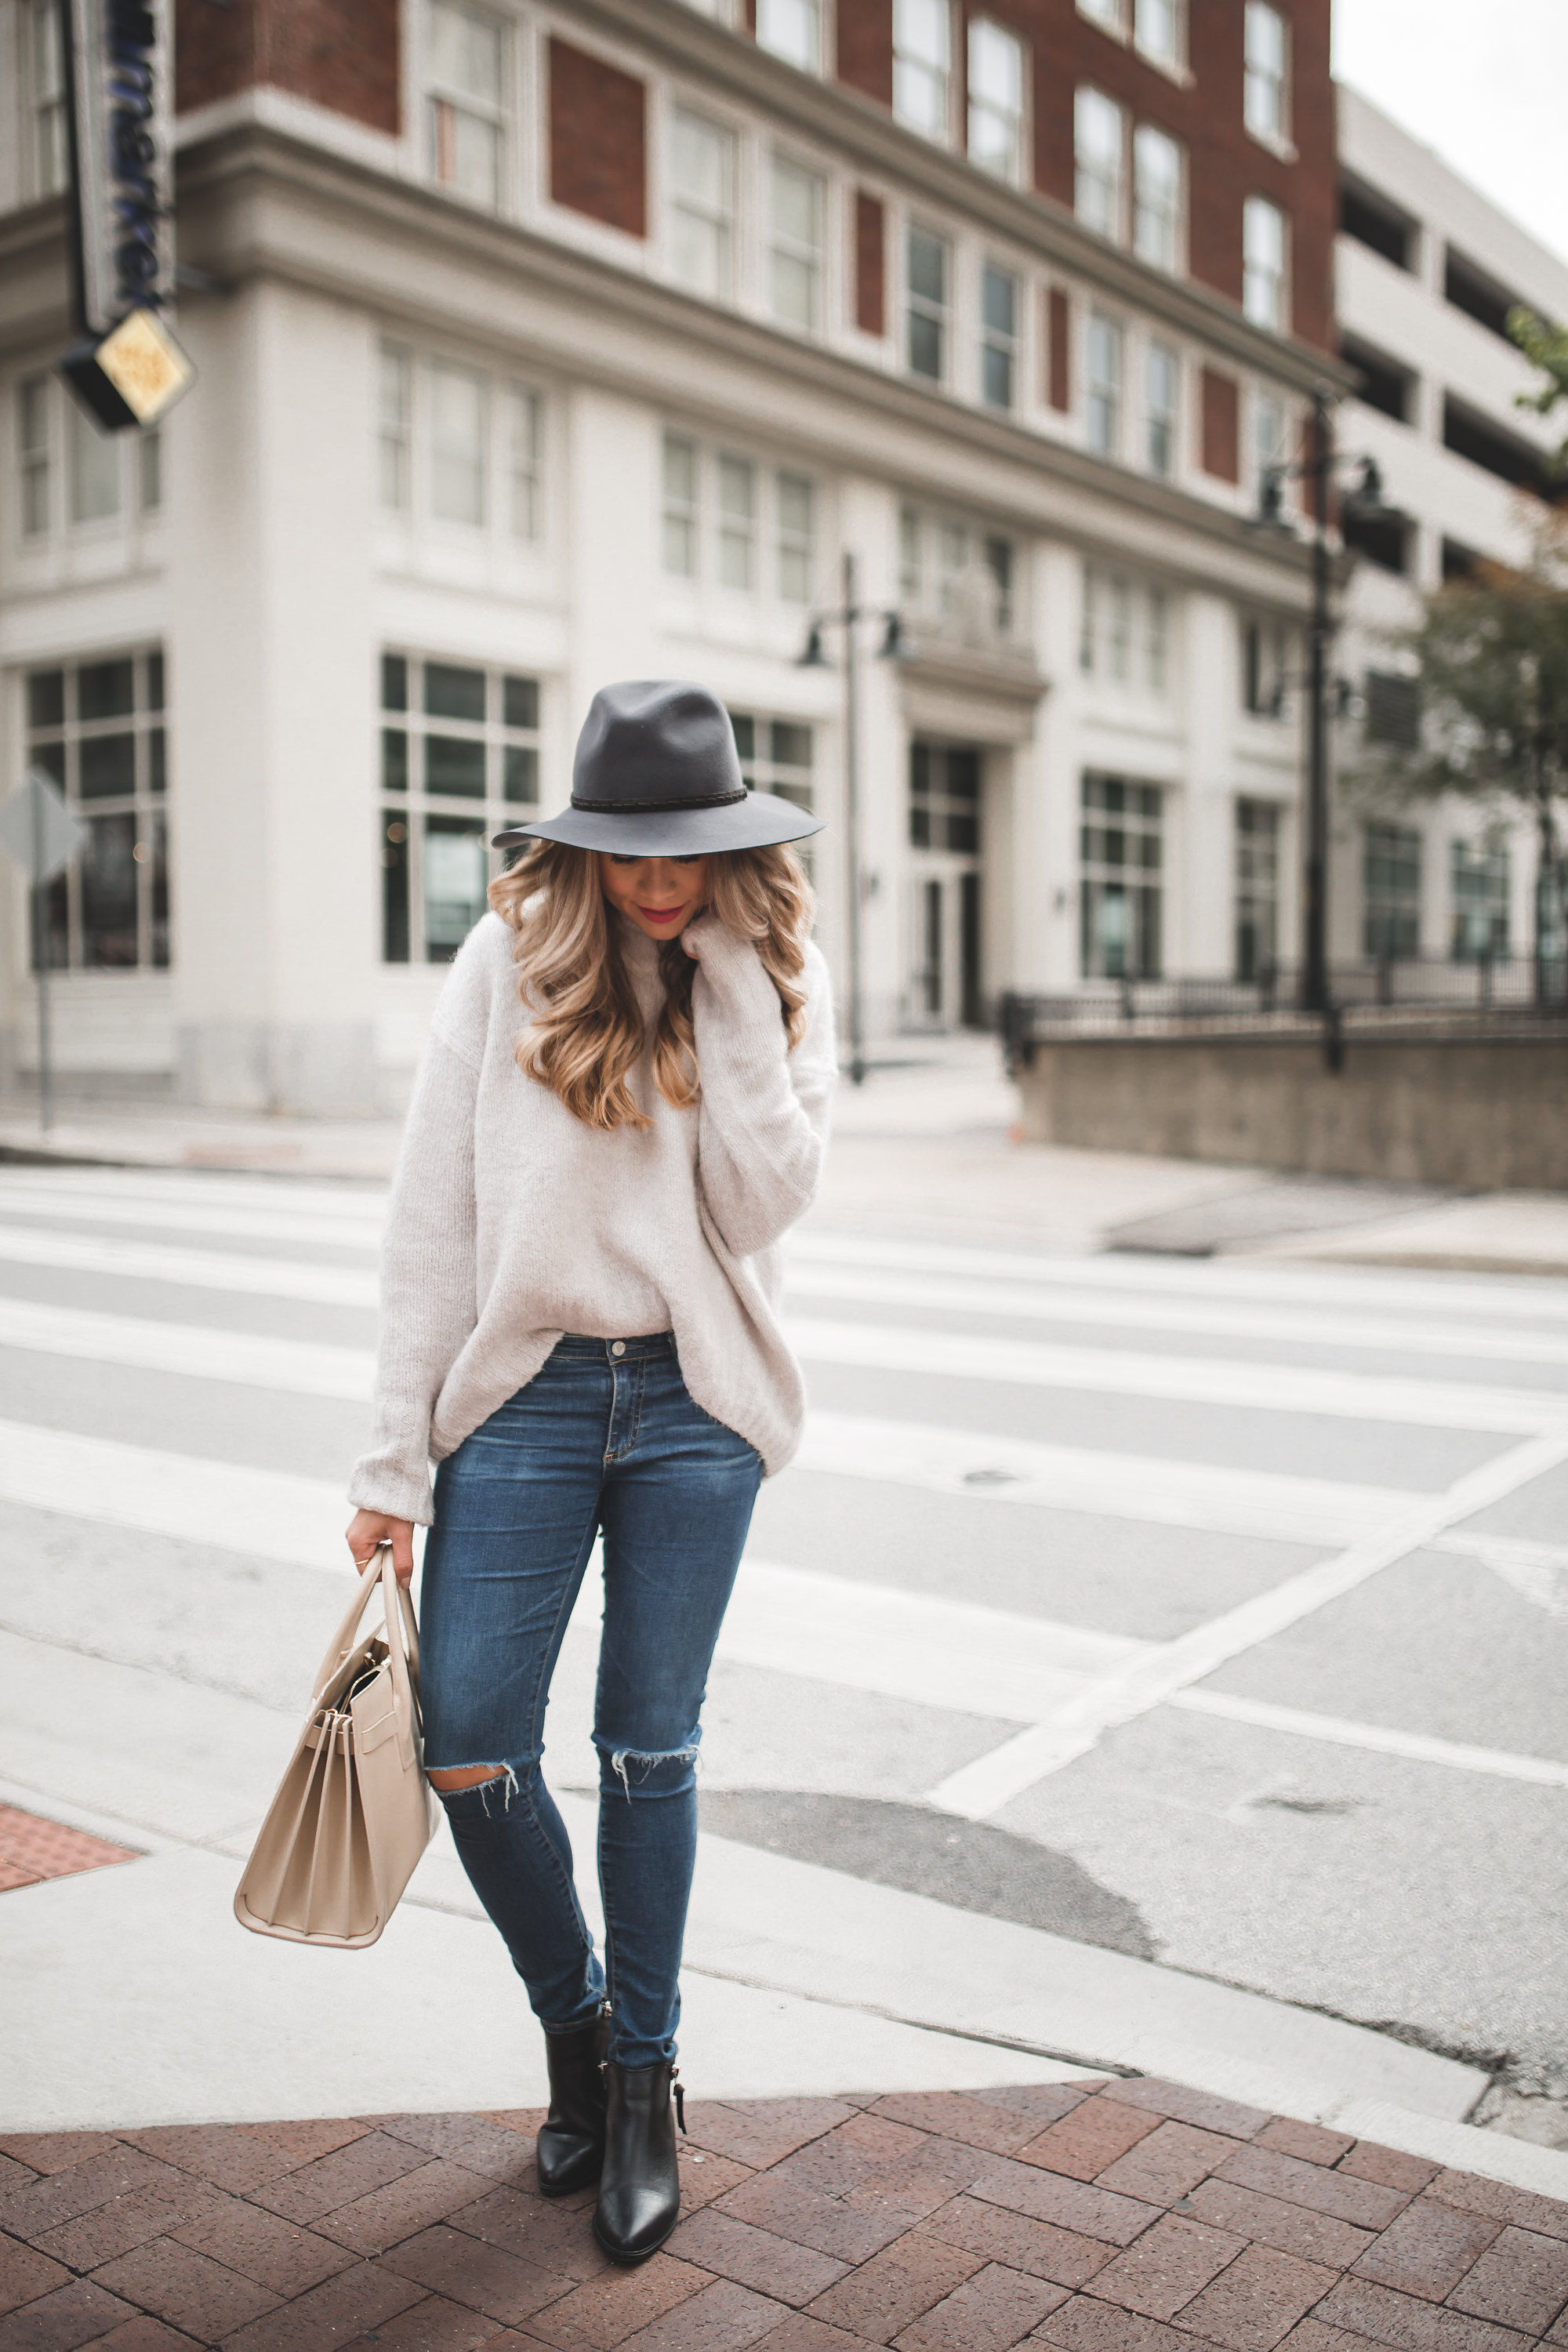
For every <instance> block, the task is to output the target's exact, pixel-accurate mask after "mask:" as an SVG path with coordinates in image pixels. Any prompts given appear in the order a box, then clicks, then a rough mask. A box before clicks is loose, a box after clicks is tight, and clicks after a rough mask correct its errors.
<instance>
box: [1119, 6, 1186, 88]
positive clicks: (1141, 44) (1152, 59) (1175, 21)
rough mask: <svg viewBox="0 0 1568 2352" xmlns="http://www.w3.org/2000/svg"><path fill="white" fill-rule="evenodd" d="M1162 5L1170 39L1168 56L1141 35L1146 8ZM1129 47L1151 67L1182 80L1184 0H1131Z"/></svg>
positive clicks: (1183, 72) (1183, 78) (1184, 42)
mask: <svg viewBox="0 0 1568 2352" xmlns="http://www.w3.org/2000/svg"><path fill="white" fill-rule="evenodd" d="M1152 6H1155V7H1164V8H1166V9H1168V11H1169V15H1170V20H1171V28H1172V40H1171V50H1170V54H1169V56H1166V55H1165V54H1164V52H1163V51H1162V50H1160V49H1157V48H1156V47H1153V45H1152V43H1151V42H1149V41H1146V40H1145V39H1144V38H1143V29H1142V28H1143V19H1144V12H1145V10H1146V9H1148V8H1150V7H1152ZM1132 47H1134V48H1135V49H1136V50H1137V52H1138V55H1139V56H1140V57H1141V58H1145V59H1146V60H1147V62H1148V63H1149V64H1150V65H1152V67H1153V68H1154V69H1155V71H1156V72H1158V73H1163V74H1169V75H1170V77H1171V79H1173V81H1182V82H1184V81H1186V80H1187V79H1188V73H1187V8H1186V0H1132Z"/></svg>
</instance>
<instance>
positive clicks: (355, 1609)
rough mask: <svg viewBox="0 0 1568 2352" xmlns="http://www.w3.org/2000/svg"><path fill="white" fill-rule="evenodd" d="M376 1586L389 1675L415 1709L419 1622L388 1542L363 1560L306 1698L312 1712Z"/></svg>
mask: <svg viewBox="0 0 1568 2352" xmlns="http://www.w3.org/2000/svg"><path fill="white" fill-rule="evenodd" d="M377 1586H380V1588H381V1594H382V1609H383V1612H384V1619H385V1629H386V1646H387V1649H388V1651H389V1652H390V1654H391V1663H392V1679H393V1681H394V1683H395V1684H396V1685H399V1689H400V1694H401V1696H404V1697H405V1698H406V1699H409V1700H410V1701H411V1702H412V1704H413V1706H414V1707H415V1709H416V1711H417V1708H418V1706H419V1624H418V1620H417V1619H416V1616H415V1614H414V1602H413V1600H412V1598H411V1596H410V1594H409V1591H408V1587H407V1586H406V1585H405V1584H400V1583H399V1582H398V1580H397V1574H396V1570H395V1569H394V1567H393V1565H392V1545H391V1543H390V1542H389V1541H388V1542H383V1543H379V1544H377V1546H376V1548H375V1549H374V1552H373V1553H372V1554H371V1557H370V1559H369V1560H368V1561H367V1562H366V1564H365V1568H364V1570H363V1574H362V1576H361V1578H360V1580H359V1583H358V1585H357V1586H356V1587H355V1590H354V1595H353V1600H352V1601H350V1602H349V1605H348V1608H347V1609H346V1610H345V1612H343V1619H342V1623H341V1624H340V1625H339V1627H338V1630H337V1632H336V1633H335V1634H334V1635H333V1637H332V1640H331V1643H330V1645H329V1647H328V1650H327V1654H326V1656H325V1657H324V1658H323V1659H322V1661H321V1669H320V1671H319V1673H318V1674H317V1676H316V1681H315V1686H314V1689H313V1691H312V1694H311V1698H310V1712H311V1714H312V1715H314V1714H315V1712H316V1710H317V1708H318V1707H319V1706H321V1699H322V1696H323V1694H324V1693H325V1691H326V1688H327V1685H329V1683H330V1682H331V1679H332V1677H333V1675H335V1674H336V1673H337V1672H338V1670H339V1668H340V1667H341V1666H342V1663H343V1660H344V1659H345V1658H346V1657H347V1656H348V1655H349V1654H350V1652H351V1651H352V1650H353V1647H354V1644H355V1642H356V1641H357V1639H358V1637H359V1630H360V1620H361V1619H362V1618H363V1615H364V1612H365V1608H366V1604H367V1603H368V1602H369V1601H370V1598H371V1596H372V1594H373V1593H374V1591H375V1590H376V1588H377Z"/></svg>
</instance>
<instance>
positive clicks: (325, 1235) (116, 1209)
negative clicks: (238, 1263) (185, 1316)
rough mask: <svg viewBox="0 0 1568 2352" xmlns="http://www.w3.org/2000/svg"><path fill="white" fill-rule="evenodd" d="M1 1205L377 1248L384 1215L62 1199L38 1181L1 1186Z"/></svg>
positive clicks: (240, 1236)
mask: <svg viewBox="0 0 1568 2352" xmlns="http://www.w3.org/2000/svg"><path fill="white" fill-rule="evenodd" d="M0 1209H4V1210H5V1211H7V1212H8V1213H10V1214H11V1215H12V1216H25V1217H47V1218H48V1219H49V1221H50V1223H52V1224H58V1223H60V1222H61V1221H62V1220H69V1219H73V1218H74V1219H76V1220H78V1221H79V1222H80V1223H92V1224H100V1225H141V1226H152V1227H161V1228H162V1229H163V1231H165V1232H168V1231H171V1230H173V1231H177V1232H181V1233H187V1234H225V1235H227V1236H228V1237H229V1238H231V1239H234V1240H237V1241H258V1242H296V1243H304V1242H326V1243H329V1244H331V1246H333V1247H334V1248H338V1249H344V1250H372V1251H374V1250H378V1249H379V1248H380V1247H381V1238H382V1221H381V1220H380V1219H379V1218H377V1219H375V1220H374V1222H372V1221H371V1220H370V1219H368V1218H365V1217H361V1216H353V1215H340V1216H323V1215H321V1214H319V1213H314V1212H310V1211H307V1210H300V1209H294V1208H289V1209H288V1210H286V1211H285V1210H279V1209H275V1208H274V1209H263V1208H260V1207H251V1206H248V1205H240V1204H235V1205H233V1206H229V1205H222V1206H216V1207H215V1206H213V1205H212V1204H211V1203H209V1202H205V1201H180V1200H170V1201H168V1202H162V1201H158V1200H147V1199H140V1200H131V1199H126V1200H121V1199H118V1198H116V1197H114V1196H113V1195H109V1196H107V1197H104V1198H98V1197H96V1196H90V1195H85V1194H83V1195H78V1196H77V1197H75V1198H71V1197H67V1198H64V1199H61V1198H59V1197H58V1196H57V1195H56V1194H55V1193H54V1192H52V1191H49V1192H46V1191H45V1190H43V1189H42V1188H41V1187H38V1188H35V1189H32V1190H29V1189H27V1188H26V1186H23V1185H15V1184H13V1185H6V1186H5V1187H3V1188H0Z"/></svg>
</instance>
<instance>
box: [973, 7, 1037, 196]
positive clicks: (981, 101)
mask: <svg viewBox="0 0 1568 2352" xmlns="http://www.w3.org/2000/svg"><path fill="white" fill-rule="evenodd" d="M969 160H970V162H971V163H978V165H979V166H980V169H981V170H982V171H983V172H994V173H995V174H996V177H997V178H998V179H999V180H1010V181H1012V182H1013V183H1014V184H1017V183H1018V182H1019V181H1020V180H1021V179H1022V178H1023V176H1024V169H1023V166H1024V45H1023V43H1022V41H1021V40H1020V39H1019V38H1018V36H1017V35H1016V33H1010V32H1008V31H1007V30H1006V29H1005V26H1001V25H994V24H993V23H992V22H991V20H990V18H989V17H987V16H974V17H972V18H971V20H970V26H969Z"/></svg>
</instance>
